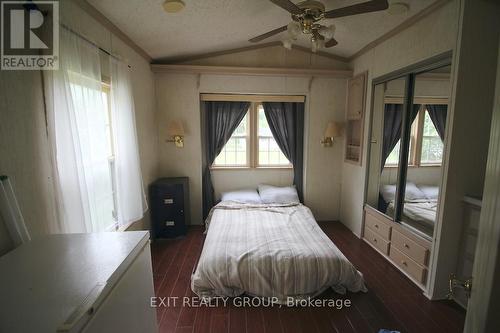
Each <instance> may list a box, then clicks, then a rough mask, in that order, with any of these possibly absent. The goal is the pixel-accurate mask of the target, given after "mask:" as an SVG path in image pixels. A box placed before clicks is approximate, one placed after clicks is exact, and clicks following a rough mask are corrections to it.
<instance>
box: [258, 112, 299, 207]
mask: <svg viewBox="0 0 500 333" xmlns="http://www.w3.org/2000/svg"><path fill="white" fill-rule="evenodd" d="M263 106H264V113H265V115H266V119H267V122H268V124H269V127H270V128H271V132H272V134H273V137H274V139H275V140H276V142H277V143H278V146H279V147H280V149H281V151H282V152H283V154H284V155H285V156H286V158H288V160H289V161H290V163H292V165H293V183H294V185H295V187H296V188H297V193H298V195H299V199H300V200H301V201H302V200H303V197H302V195H303V188H302V187H303V181H304V180H303V173H304V103H296V102H264V103H263Z"/></svg>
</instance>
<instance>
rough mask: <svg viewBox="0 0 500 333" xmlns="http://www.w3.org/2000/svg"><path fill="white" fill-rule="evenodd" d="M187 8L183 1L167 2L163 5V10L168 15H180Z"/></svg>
mask: <svg viewBox="0 0 500 333" xmlns="http://www.w3.org/2000/svg"><path fill="white" fill-rule="evenodd" d="M184 7H186V4H185V3H184V2H183V1H182V0H166V1H165V2H164V3H163V9H164V10H165V11H166V12H167V13H178V12H180V11H181V10H183V9H184Z"/></svg>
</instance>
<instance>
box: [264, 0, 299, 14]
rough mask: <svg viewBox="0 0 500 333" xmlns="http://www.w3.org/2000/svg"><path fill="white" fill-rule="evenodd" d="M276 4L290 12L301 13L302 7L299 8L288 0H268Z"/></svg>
mask: <svg viewBox="0 0 500 333" xmlns="http://www.w3.org/2000/svg"><path fill="white" fill-rule="evenodd" d="M269 1H271V2H272V3H274V4H275V5H276V6H279V7H281V8H283V9H284V10H286V11H288V12H290V13H292V14H302V9H300V8H299V7H298V6H297V5H296V4H294V3H293V2H291V1H289V0H269Z"/></svg>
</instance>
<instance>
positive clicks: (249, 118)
mask: <svg viewBox="0 0 500 333" xmlns="http://www.w3.org/2000/svg"><path fill="white" fill-rule="evenodd" d="M212 167H213V168H291V167H292V165H291V163H290V162H289V161H288V159H287V158H286V157H285V155H284V154H283V152H282V151H281V149H280V148H279V146H278V144H277V142H276V140H275V139H274V137H273V134H272V132H271V129H270V128H269V124H268V122H267V119H266V116H265V113H264V107H263V106H262V103H260V102H253V103H251V105H250V108H249V109H248V112H247V114H246V115H245V118H243V120H242V121H241V123H240V124H239V125H238V127H237V128H236V130H235V131H234V133H233V135H231V138H230V139H229V140H228V142H227V143H226V145H225V146H224V148H223V149H222V151H221V152H220V154H219V155H218V156H217V157H216V158H215V161H214V164H213V165H212Z"/></svg>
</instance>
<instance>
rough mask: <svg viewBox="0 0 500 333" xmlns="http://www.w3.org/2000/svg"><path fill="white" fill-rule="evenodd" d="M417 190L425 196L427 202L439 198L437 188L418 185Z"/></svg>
mask: <svg viewBox="0 0 500 333" xmlns="http://www.w3.org/2000/svg"><path fill="white" fill-rule="evenodd" d="M418 188H419V189H420V191H422V192H423V193H424V194H425V197H426V198H427V199H429V200H437V198H438V197H439V186H433V185H418Z"/></svg>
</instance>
